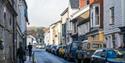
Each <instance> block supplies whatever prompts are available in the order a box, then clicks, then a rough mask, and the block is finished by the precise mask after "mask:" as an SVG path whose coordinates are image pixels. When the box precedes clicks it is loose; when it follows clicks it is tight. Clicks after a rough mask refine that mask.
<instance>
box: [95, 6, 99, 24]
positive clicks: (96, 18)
mask: <svg viewBox="0 0 125 63" xmlns="http://www.w3.org/2000/svg"><path fill="white" fill-rule="evenodd" d="M95 24H96V25H99V7H98V6H97V7H95Z"/></svg>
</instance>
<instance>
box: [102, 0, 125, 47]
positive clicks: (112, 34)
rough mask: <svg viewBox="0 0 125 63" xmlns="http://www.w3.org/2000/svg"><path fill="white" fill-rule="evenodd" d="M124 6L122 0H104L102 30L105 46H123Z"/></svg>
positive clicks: (124, 38)
mask: <svg viewBox="0 0 125 63" xmlns="http://www.w3.org/2000/svg"><path fill="white" fill-rule="evenodd" d="M124 6H125V1H124V0H110V1H109V0H104V32H105V42H106V47H107V48H120V47H125V34H124V30H125V28H124V27H125V7H124Z"/></svg>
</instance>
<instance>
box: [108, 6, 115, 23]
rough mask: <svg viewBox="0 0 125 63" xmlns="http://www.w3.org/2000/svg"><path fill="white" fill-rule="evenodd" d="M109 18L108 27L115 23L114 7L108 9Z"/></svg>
mask: <svg viewBox="0 0 125 63" xmlns="http://www.w3.org/2000/svg"><path fill="white" fill-rule="evenodd" d="M112 9H114V11H112ZM109 12H110V13H109V14H110V15H109V16H110V21H109V24H110V25H113V24H114V22H115V7H114V6H112V7H110V8H109ZM112 12H114V16H113V15H112Z"/></svg>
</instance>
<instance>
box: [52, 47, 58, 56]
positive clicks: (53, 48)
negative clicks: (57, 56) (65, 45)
mask: <svg viewBox="0 0 125 63" xmlns="http://www.w3.org/2000/svg"><path fill="white" fill-rule="evenodd" d="M56 47H57V46H52V48H51V53H53V54H54V53H55V52H54V51H55V49H56Z"/></svg>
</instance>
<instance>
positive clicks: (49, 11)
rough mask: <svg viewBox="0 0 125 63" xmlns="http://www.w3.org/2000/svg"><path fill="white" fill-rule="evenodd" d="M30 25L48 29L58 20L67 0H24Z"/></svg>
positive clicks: (66, 4)
mask: <svg viewBox="0 0 125 63" xmlns="http://www.w3.org/2000/svg"><path fill="white" fill-rule="evenodd" d="M26 1H27V5H28V18H29V22H30V25H29V26H36V27H41V26H44V27H48V26H49V25H51V24H52V23H54V22H57V21H58V20H59V19H60V14H61V13H62V12H63V11H64V10H65V8H66V7H67V6H68V0H26Z"/></svg>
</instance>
